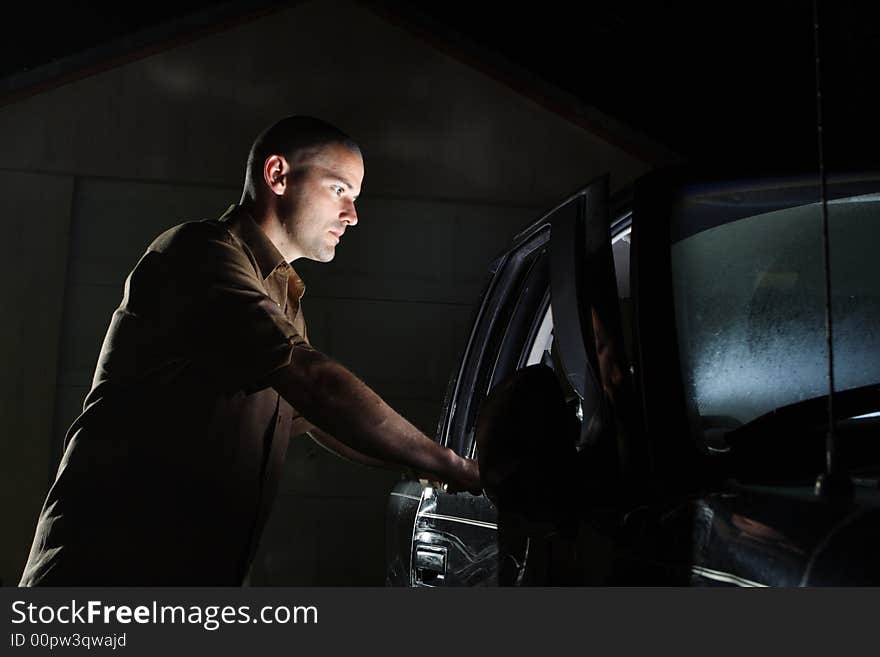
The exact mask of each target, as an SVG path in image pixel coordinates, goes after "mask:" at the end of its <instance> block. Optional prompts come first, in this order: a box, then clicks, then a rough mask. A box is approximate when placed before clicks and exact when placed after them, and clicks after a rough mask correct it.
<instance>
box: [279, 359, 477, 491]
mask: <svg viewBox="0 0 880 657" xmlns="http://www.w3.org/2000/svg"><path fill="white" fill-rule="evenodd" d="M270 382H271V384H272V386H273V387H274V388H275V389H276V390H278V392H279V393H280V394H281V396H283V397H284V399H286V400H287V401H288V402H290V404H291V405H293V406H294V407H295V408H296V409H297V410H299V412H300V413H302V414H303V416H305V417H306V418H307V419H308V420H309V422H311V423H312V424H314V425H315V426H317V427H319V428H321V429H323V430H324V431H325V432H327V433H329V434H330V435H332V436H334V437H335V438H337V439H338V440H339V441H341V442H343V443H344V444H346V445H347V446H348V447H350V448H351V449H353V450H355V451H357V452H360V453H361V454H364V455H366V456H368V457H372V458H374V459H377V460H378V461H382V462H390V463H396V464H399V465H402V466H408V467H411V468H413V469H415V470H417V471H419V472H425V473H431V474H434V475H435V476H437V477H438V478H440V479H442V480H446V481H449V480H453V481H456V480H462V481H465V482H466V483H468V484H469V485H470V484H473V485H474V486H476V487H478V483H479V481H478V475H477V474H476V466H475V465H474V464H473V462H468V461H466V460H465V459H461V458H460V457H458V456H457V455H456V454H455V453H454V452H452V451H451V450H449V449H446V448H445V447H442V446H440V445H438V444H437V443H435V442H434V441H433V440H431V439H430V438H428V437H427V436H425V435H424V434H423V433H422V432H421V431H419V430H418V429H416V428H415V427H414V426H413V425H412V424H410V423H409V422H408V421H407V420H406V419H405V418H403V417H402V416H400V415H399V414H398V413H396V412H395V411H394V410H393V409H392V408H391V407H390V406H388V404H386V403H385V402H384V401H383V400H382V399H381V398H380V397H379V395H377V394H376V393H375V392H373V391H372V390H371V389H370V388H369V387H368V386H367V385H366V384H365V383H363V382H362V381H361V380H360V379H358V378H357V377H356V376H355V375H354V374H353V373H351V372H350V371H349V370H347V369H346V368H345V367H343V366H342V365H341V364H339V363H337V362H336V361H334V360H333V359H331V358H329V357H328V356H325V355H324V354H322V353H321V352H319V351H316V350H314V349H310V348H307V347H296V348H295V349H294V354H293V358H292V361H291V364H290V365H288V366H287V367H284V368H281V369H280V370H278V371H277V372H275V373H274V374H273V375H272V377H271V379H270Z"/></svg>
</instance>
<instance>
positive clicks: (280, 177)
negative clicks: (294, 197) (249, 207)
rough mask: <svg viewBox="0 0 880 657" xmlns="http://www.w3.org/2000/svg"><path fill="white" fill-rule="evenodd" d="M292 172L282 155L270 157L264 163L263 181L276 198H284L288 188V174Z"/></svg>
mask: <svg viewBox="0 0 880 657" xmlns="http://www.w3.org/2000/svg"><path fill="white" fill-rule="evenodd" d="M289 172H290V166H289V165H288V164H287V160H285V159H284V158H283V157H282V156H280V155H270V156H269V157H267V158H266V161H265V162H263V180H264V181H265V182H266V186H267V187H268V188H269V189H270V190H271V191H272V193H273V194H275V195H276V196H282V195H283V194H284V190H285V188H286V187H287V174H288V173H289Z"/></svg>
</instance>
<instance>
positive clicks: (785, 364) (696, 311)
mask: <svg viewBox="0 0 880 657" xmlns="http://www.w3.org/2000/svg"><path fill="white" fill-rule="evenodd" d="M874 188H875V189H876V184H874ZM760 191H761V193H762V194H763V197H762V196H761V195H760V194H758V193H757V192H754V193H753V192H751V191H750V190H738V191H736V193H731V192H730V191H729V190H727V191H725V192H723V193H722V192H719V191H717V190H716V191H712V190H710V191H709V192H707V193H704V194H701V195H694V196H691V198H689V199H688V200H687V201H686V202H683V203H682V204H681V206H680V207H679V208H678V209H677V211H676V212H675V213H674V216H673V226H672V228H673V235H674V236H676V234H677V237H678V239H675V237H674V238H673V243H672V245H671V250H672V252H671V262H672V275H673V294H674V305H675V320H676V329H677V335H678V343H679V351H680V360H681V370H682V375H683V380H684V381H685V387H686V395H687V396H688V401H689V413H690V414H691V426H692V427H693V428H694V429H693V430H694V431H696V432H697V433H698V434H700V435H698V437H699V438H702V439H710V440H711V437H712V435H713V432H718V431H722V430H728V429H732V428H735V427H737V426H740V425H742V424H744V423H747V422H749V421H751V420H753V419H754V418H756V417H758V416H761V415H763V414H766V413H768V412H770V411H773V410H774V409H777V408H779V407H782V406H786V405H789V404H792V403H795V402H799V401H803V400H806V399H811V398H815V397H819V396H822V395H825V394H826V393H827V386H828V383H827V354H826V347H825V288H824V275H825V274H824V258H823V237H822V209H821V204H820V203H816V202H805V201H806V200H813V199H805V198H804V197H803V196H804V194H806V192H796V191H788V190H785V189H781V190H778V191H779V192H780V193H779V194H777V197H780V196H785V194H788V196H789V198H788V199H787V202H774V203H772V204H770V203H766V202H764V201H763V200H762V199H763V198H765V197H766V196H767V189H766V186H765V188H764V189H763V190H760ZM810 193H811V194H812V195H813V196H815V190H811V192H810ZM707 217H711V221H707V219H706V218H707ZM828 219H829V244H830V254H831V287H832V299H831V300H832V312H833V322H834V342H833V348H834V367H835V370H834V371H835V379H836V388H837V390H846V389H848V388H856V387H860V386H865V385H871V384H876V383H877V382H878V381H880V275H878V274H880V267H878V258H877V255H876V245H877V244H878V243H880V195H878V194H874V193H868V194H851V195H845V196H842V197H839V198H833V199H832V200H831V201H830V202H829V203H828ZM877 410H880V409H877Z"/></svg>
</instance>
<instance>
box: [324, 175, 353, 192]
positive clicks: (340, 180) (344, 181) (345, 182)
mask: <svg viewBox="0 0 880 657" xmlns="http://www.w3.org/2000/svg"><path fill="white" fill-rule="evenodd" d="M327 177H328V178H332V179H333V180H338V181H339V182H341V183H342V184H343V185H345V186H346V187H348V188H349V189H354V187H353V186H352V184H351V183H350V182H348V181H347V180H346V179H345V178H343V177H342V176H340V175H339V174H338V173H328V174H327Z"/></svg>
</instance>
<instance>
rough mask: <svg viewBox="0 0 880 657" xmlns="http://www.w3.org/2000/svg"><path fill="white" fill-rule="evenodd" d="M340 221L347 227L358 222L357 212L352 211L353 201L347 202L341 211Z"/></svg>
mask: <svg viewBox="0 0 880 657" xmlns="http://www.w3.org/2000/svg"><path fill="white" fill-rule="evenodd" d="M341 219H342V220H343V221H345V222H346V224H348V225H349V226H354V225H355V224H356V223H357V222H358V216H357V210H355V209H354V201H347V202H346V204H345V207H344V208H343V209H342V215H341Z"/></svg>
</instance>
